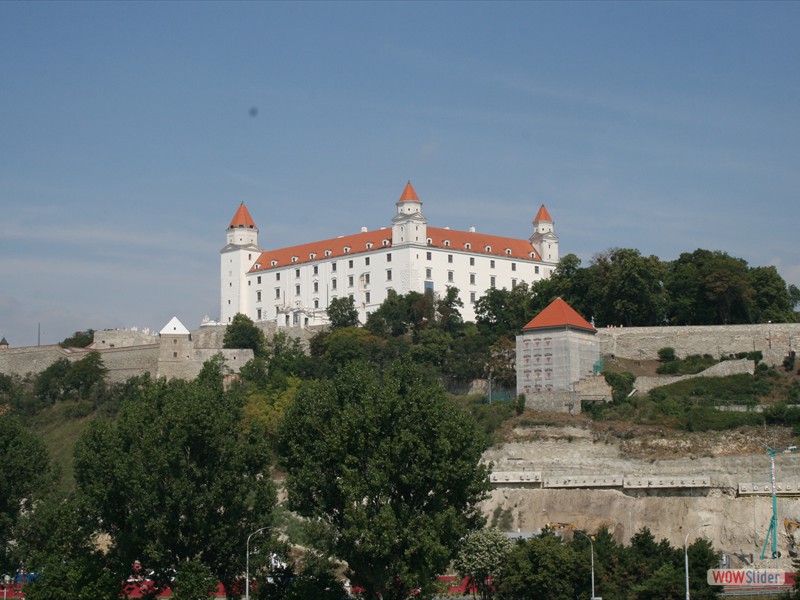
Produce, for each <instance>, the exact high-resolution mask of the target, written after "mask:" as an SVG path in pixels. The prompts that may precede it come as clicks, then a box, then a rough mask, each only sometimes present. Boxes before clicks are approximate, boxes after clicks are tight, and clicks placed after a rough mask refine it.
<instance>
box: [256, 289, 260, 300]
mask: <svg viewBox="0 0 800 600" xmlns="http://www.w3.org/2000/svg"><path fill="white" fill-rule="evenodd" d="M256 302H261V290H258V291H257V292H256Z"/></svg>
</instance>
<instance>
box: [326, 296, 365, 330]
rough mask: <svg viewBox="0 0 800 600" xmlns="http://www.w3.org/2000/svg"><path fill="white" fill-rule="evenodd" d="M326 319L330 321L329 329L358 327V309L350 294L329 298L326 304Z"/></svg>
mask: <svg viewBox="0 0 800 600" xmlns="http://www.w3.org/2000/svg"><path fill="white" fill-rule="evenodd" d="M328 320H329V321H330V322H331V329H340V328H343V327H358V309H356V302H355V300H353V298H351V297H350V296H343V297H342V298H334V299H333V300H331V301H330V304H328Z"/></svg>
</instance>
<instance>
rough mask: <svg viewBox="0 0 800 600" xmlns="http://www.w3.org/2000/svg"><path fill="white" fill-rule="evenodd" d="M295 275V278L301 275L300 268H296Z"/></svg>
mask: <svg viewBox="0 0 800 600" xmlns="http://www.w3.org/2000/svg"><path fill="white" fill-rule="evenodd" d="M294 276H295V278H298V277H300V269H295V270H294Z"/></svg>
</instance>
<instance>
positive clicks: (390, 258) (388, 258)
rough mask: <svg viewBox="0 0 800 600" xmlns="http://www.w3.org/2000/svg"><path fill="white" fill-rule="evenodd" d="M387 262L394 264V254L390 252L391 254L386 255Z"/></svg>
mask: <svg viewBox="0 0 800 600" xmlns="http://www.w3.org/2000/svg"><path fill="white" fill-rule="evenodd" d="M386 262H392V253H391V252H389V253H388V254H387V255H386Z"/></svg>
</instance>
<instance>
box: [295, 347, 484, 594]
mask: <svg viewBox="0 0 800 600" xmlns="http://www.w3.org/2000/svg"><path fill="white" fill-rule="evenodd" d="M479 440H480V436H479V435H477V434H476V430H475V425H474V422H472V421H471V419H469V418H468V417H467V416H466V415H465V414H464V413H463V412H461V411H460V410H459V409H458V408H456V407H455V406H453V405H451V404H450V403H449V402H447V400H446V398H445V395H444V390H443V389H442V388H441V387H439V386H432V385H429V384H426V382H424V381H423V379H422V377H421V376H420V375H419V373H418V371H417V370H416V367H415V366H414V365H413V364H412V363H410V362H408V361H398V362H396V363H394V364H392V365H391V366H390V368H389V369H388V371H387V372H386V373H385V374H384V375H383V376H379V375H378V374H376V372H375V370H374V369H373V368H371V367H370V366H369V365H368V364H365V363H363V362H357V363H352V364H349V365H347V366H345V367H344V368H343V369H342V371H340V372H339V373H338V374H337V375H336V376H335V377H334V378H333V379H330V380H325V381H315V382H307V383H306V384H305V385H304V386H303V387H302V388H301V390H300V391H299V392H298V395H297V397H296V399H295V402H294V404H293V405H292V406H291V407H290V409H289V411H288V412H287V416H286V418H285V419H284V427H283V430H282V434H281V449H282V456H283V457H284V462H285V467H286V469H287V478H286V489H287V491H288V494H289V506H290V508H291V509H292V510H296V511H297V512H298V513H299V514H301V515H302V516H305V517H308V518H311V519H316V520H319V521H320V522H322V523H324V524H326V525H327V526H328V527H329V529H330V543H329V548H327V550H329V551H330V552H332V554H333V555H334V556H336V557H338V558H340V559H342V560H345V561H347V563H348V566H349V569H350V577H351V580H352V581H353V582H354V584H357V585H359V586H361V587H363V588H364V589H365V590H366V591H365V597H366V598H368V599H370V600H373V599H375V598H382V599H383V600H399V599H401V598H406V597H407V596H408V594H409V592H410V591H411V590H414V589H417V588H421V589H423V590H430V589H431V586H432V585H433V582H434V580H435V577H436V575H437V574H439V573H441V572H443V571H444V569H445V568H446V566H447V565H448V563H449V561H450V559H451V558H452V556H453V554H454V553H455V550H456V548H457V545H458V541H459V539H460V538H462V537H463V536H464V535H466V534H467V533H468V532H469V531H471V530H472V529H475V528H476V527H478V526H480V524H481V523H482V516H481V514H480V511H479V510H478V508H477V503H478V502H479V501H480V500H481V499H482V498H483V497H484V494H485V492H486V491H487V490H488V480H487V470H486V467H485V466H484V465H482V464H481V462H480V456H481V453H482V451H483V445H482V444H481V443H480V442H479Z"/></svg>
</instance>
